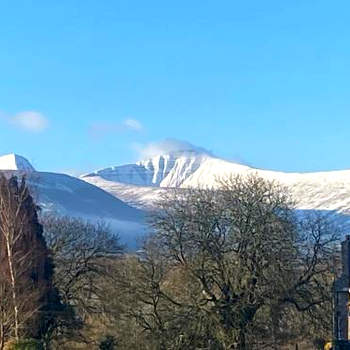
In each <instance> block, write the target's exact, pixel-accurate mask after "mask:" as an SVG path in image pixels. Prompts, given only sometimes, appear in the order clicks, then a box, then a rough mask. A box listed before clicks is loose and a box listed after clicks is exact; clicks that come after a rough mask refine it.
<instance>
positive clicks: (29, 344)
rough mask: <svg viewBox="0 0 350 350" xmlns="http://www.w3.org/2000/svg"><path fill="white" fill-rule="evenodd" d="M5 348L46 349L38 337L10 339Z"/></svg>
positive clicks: (11, 349)
mask: <svg viewBox="0 0 350 350" xmlns="http://www.w3.org/2000/svg"><path fill="white" fill-rule="evenodd" d="M4 350H44V347H43V345H42V343H41V342H40V341H39V340H36V339H22V340H19V341H16V340H10V341H9V342H7V343H6V344H5V347H4Z"/></svg>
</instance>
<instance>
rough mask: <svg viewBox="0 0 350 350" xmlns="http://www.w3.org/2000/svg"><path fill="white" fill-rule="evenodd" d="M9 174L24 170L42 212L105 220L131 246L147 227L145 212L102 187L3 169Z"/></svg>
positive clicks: (54, 175)
mask: <svg viewBox="0 0 350 350" xmlns="http://www.w3.org/2000/svg"><path fill="white" fill-rule="evenodd" d="M1 172H2V173H3V174H5V176H11V175H15V176H17V177H19V178H20V177H21V176H22V175H23V174H24V173H25V176H26V179H27V183H28V185H29V186H30V188H31V192H32V194H33V196H34V198H35V200H36V202H37V203H38V205H39V206H40V207H41V211H42V213H47V212H48V213H55V214H58V215H68V216H74V217H80V218H83V219H86V220H89V221H93V222H97V221H101V220H103V221H105V222H106V223H108V224H110V225H111V227H112V229H113V230H114V231H115V232H116V233H118V234H119V235H120V237H121V240H122V242H123V243H126V244H127V245H128V246H129V247H133V246H135V245H136V238H138V237H140V236H142V235H143V234H144V232H145V230H146V226H145V213H144V212H143V211H142V210H139V209H137V208H134V207H131V206H129V205H128V204H126V203H124V202H123V201H121V200H120V199H118V198H116V197H115V196H113V195H111V194H109V193H107V192H105V191H104V190H102V189H101V188H99V187H96V186H93V185H91V184H89V183H87V182H85V181H82V180H80V179H77V178H75V177H71V176H68V175H65V174H56V173H47V172H37V171H23V168H22V169H21V170H20V171H18V170H12V171H10V170H2V171H1Z"/></svg>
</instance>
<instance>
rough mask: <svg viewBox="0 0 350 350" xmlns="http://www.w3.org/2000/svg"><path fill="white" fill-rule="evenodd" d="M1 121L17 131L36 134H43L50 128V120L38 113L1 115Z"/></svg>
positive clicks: (26, 112) (25, 112)
mask: <svg viewBox="0 0 350 350" xmlns="http://www.w3.org/2000/svg"><path fill="white" fill-rule="evenodd" d="M0 119H1V120H3V121H4V122H5V123H7V124H9V125H11V126H13V127H15V128H17V129H20V130H24V131H28V132H34V133H38V132H42V131H44V130H45V129H47V128H48V126H49V121H48V119H47V118H46V117H45V116H44V115H43V114H41V113H39V112H36V111H23V112H20V113H17V114H15V115H13V116H9V115H6V114H4V113H1V114H0Z"/></svg>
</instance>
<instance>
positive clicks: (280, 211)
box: [153, 176, 337, 349]
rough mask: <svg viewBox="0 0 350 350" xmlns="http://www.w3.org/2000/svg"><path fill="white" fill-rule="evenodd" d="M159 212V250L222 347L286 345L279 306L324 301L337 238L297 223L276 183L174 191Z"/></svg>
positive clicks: (306, 221)
mask: <svg viewBox="0 0 350 350" xmlns="http://www.w3.org/2000/svg"><path fill="white" fill-rule="evenodd" d="M160 206H161V210H160V211H159V212H158V213H156V214H155V216H154V219H153V228H154V230H155V237H156V240H157V241H158V246H159V247H161V250H160V251H161V252H162V254H163V255H164V256H165V257H167V259H169V261H172V263H173V269H176V268H180V267H181V268H182V269H183V271H186V273H187V274H188V275H189V276H190V277H191V278H192V281H193V286H197V288H198V289H199V290H197V294H196V295H197V296H198V300H197V301H196V303H195V304H194V305H193V307H195V306H196V307H197V309H198V310H201V311H202V312H205V313H206V314H207V315H209V318H210V317H212V318H213V319H215V320H216V325H217V326H218V332H217V335H218V341H219V342H220V343H221V344H222V346H223V347H224V348H225V349H228V348H230V347H232V346H236V347H237V348H238V349H250V348H254V347H255V348H262V347H263V345H264V342H265V344H268V345H267V346H269V347H271V343H272V344H276V342H277V340H276V339H277V338H279V339H282V338H284V340H287V335H286V333H284V334H282V333H281V325H282V318H279V316H281V315H285V314H286V312H285V310H286V308H290V309H291V310H295V311H296V312H299V313H302V312H312V310H315V309H316V308H317V306H319V305H321V304H322V303H325V302H327V301H328V300H329V298H328V296H329V294H327V293H328V289H327V287H328V286H329V284H330V283H329V282H330V279H329V272H330V270H331V269H330V263H331V256H332V254H333V252H334V250H335V242H336V241H337V236H336V234H335V232H332V227H330V226H329V225H328V224H327V221H326V220H324V218H321V217H318V216H317V217H315V218H306V217H305V218H303V219H301V220H300V219H299V218H298V217H297V216H296V215H295V211H294V206H293V200H292V198H291V197H290V195H289V193H288V192H287V191H286V189H285V188H283V187H282V186H280V185H279V184H277V183H274V182H269V181H266V180H263V179H261V178H259V177H257V176H249V177H246V178H242V177H231V178H229V179H226V180H222V181H221V187H220V189H219V190H217V191H215V190H206V189H200V190H195V189H189V190H188V191H177V190H175V191H174V192H173V193H172V194H171V195H169V196H167V197H166V198H165V199H164V200H163V201H162V202H161V203H160ZM276 310H280V312H279V313H277V314H276ZM272 311H274V312H272ZM282 311H283V313H281V312H282ZM271 317H273V318H274V320H275V321H274V322H273V324H274V332H272V333H273V338H274V339H271V328H269V329H266V327H267V325H268V323H267V322H266V319H267V318H271ZM259 320H260V322H259ZM259 325H260V326H259ZM258 326H259V327H258ZM264 339H265V340H264ZM273 346H278V345H277V344H276V345H273Z"/></svg>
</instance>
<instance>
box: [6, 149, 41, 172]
mask: <svg viewBox="0 0 350 350" xmlns="http://www.w3.org/2000/svg"><path fill="white" fill-rule="evenodd" d="M0 170H20V171H25V172H32V171H35V169H34V168H33V166H32V165H31V164H30V162H29V161H28V160H27V159H26V158H24V157H22V156H19V155H18V154H15V153H10V154H6V155H3V156H0Z"/></svg>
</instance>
